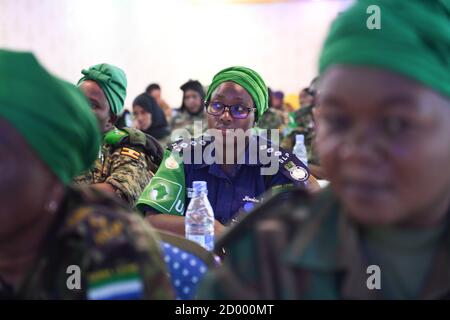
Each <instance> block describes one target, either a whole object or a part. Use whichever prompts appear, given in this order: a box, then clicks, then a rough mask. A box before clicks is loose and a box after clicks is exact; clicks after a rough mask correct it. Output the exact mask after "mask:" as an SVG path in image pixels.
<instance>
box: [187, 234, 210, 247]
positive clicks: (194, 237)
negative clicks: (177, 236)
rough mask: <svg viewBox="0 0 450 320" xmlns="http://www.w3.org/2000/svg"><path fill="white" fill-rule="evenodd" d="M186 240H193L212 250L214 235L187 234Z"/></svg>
mask: <svg viewBox="0 0 450 320" xmlns="http://www.w3.org/2000/svg"><path fill="white" fill-rule="evenodd" d="M186 238H187V239H188V240H191V241H194V242H196V243H198V244H199V245H201V246H202V247H203V248H205V249H206V250H208V251H212V250H213V249H214V236H213V235H206V236H203V235H193V234H191V235H188V236H187V237H186Z"/></svg>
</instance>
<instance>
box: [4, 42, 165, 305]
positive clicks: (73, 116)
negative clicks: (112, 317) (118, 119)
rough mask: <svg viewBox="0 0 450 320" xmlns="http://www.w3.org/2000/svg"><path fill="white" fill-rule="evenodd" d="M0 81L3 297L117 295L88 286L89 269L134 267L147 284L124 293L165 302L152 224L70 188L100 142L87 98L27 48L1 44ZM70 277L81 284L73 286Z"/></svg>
mask: <svg viewBox="0 0 450 320" xmlns="http://www.w3.org/2000/svg"><path fill="white" fill-rule="evenodd" d="M0 83H1V84H2V85H1V86H0V152H1V156H0V172H1V176H0V261H1V263H0V279H1V285H0V297H2V298H3V299H31V300H34V299H64V300H66V299H94V298H97V299H98V298H101V299H109V298H111V299H112V298H120V296H118V292H113V291H111V290H107V289H106V290H105V288H103V289H102V290H100V291H99V290H97V291H95V290H92V286H93V285H94V283H92V281H91V280H92V279H91V278H92V277H91V275H92V274H98V273H101V274H104V271H105V270H106V269H108V270H121V269H125V268H126V270H130V269H129V267H130V266H133V268H134V269H133V270H132V274H133V277H134V278H135V280H136V283H145V287H146V288H145V289H144V288H142V286H141V288H140V289H139V290H125V291H122V292H120V294H121V295H122V297H125V296H126V297H128V298H129V297H133V298H165V299H168V298H171V297H172V294H171V292H172V291H171V288H170V283H169V282H168V279H167V277H166V273H165V270H164V267H163V266H164V262H163V261H162V260H161V258H160V254H159V244H158V243H157V242H156V241H155V239H154V237H153V233H152V230H149V229H148V228H147V227H146V224H145V223H144V222H143V221H142V220H140V219H139V217H137V216H136V215H135V214H134V213H132V212H130V211H129V210H127V209H126V208H125V207H124V206H121V205H118V203H117V202H113V201H111V199H110V198H109V197H106V196H105V195H103V193H100V192H98V191H97V192H96V191H94V190H92V189H88V188H85V189H76V188H73V187H72V186H69V184H70V182H71V181H72V179H73V177H74V176H76V175H77V174H79V173H81V172H82V171H83V170H86V169H88V168H90V167H91V165H92V164H93V162H94V160H95V159H96V157H97V155H98V150H99V147H100V132H99V130H98V125H97V122H96V120H95V117H94V115H93V114H92V112H91V110H90V107H89V104H88V103H87V101H86V99H85V97H84V96H83V94H82V93H81V92H80V91H79V90H78V89H77V88H76V87H75V86H73V85H71V84H69V83H67V82H65V81H62V80H59V79H57V78H56V77H54V76H52V75H50V74H49V73H48V72H47V71H46V70H45V69H44V68H43V67H42V66H41V65H40V64H39V63H38V62H37V60H36V59H35V57H34V56H33V55H32V54H30V53H18V52H11V51H6V50H0ZM99 221H100V222H102V223H99ZM94 222H97V223H94ZM112 226H113V227H112ZM113 229H114V231H113ZM105 235H108V236H105ZM119 239H120V240H119ZM142 243H145V244H146V245H145V246H144V247H142V245H141V244H142ZM105 268H106V269H105ZM74 274H77V275H78V277H79V278H78V281H74V283H76V282H78V283H82V284H83V285H82V286H77V285H76V284H73V283H72V284H71V285H73V287H72V288H73V289H75V290H71V287H70V286H69V285H68V283H69V282H68V280H67V279H68V276H71V275H74ZM128 274H129V271H127V276H128ZM117 276H118V275H117V274H114V273H113V274H111V275H110V276H106V278H103V276H102V281H106V282H109V281H111V280H113V277H114V279H117ZM119 276H121V275H119ZM96 285H98V283H97V284H96ZM147 287H148V288H147ZM97 288H100V289H101V285H100V286H99V287H97Z"/></svg>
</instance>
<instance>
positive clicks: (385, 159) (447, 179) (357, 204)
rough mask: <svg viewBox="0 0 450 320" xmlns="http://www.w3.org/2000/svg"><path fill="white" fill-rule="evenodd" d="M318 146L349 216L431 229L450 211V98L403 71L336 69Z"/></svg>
mask: <svg viewBox="0 0 450 320" xmlns="http://www.w3.org/2000/svg"><path fill="white" fill-rule="evenodd" d="M315 119H316V121H317V122H316V124H317V140H316V141H317V148H318V154H319V158H320V159H321V165H322V167H323V168H324V170H325V173H326V176H327V178H328V179H329V180H330V185H331V187H332V188H333V190H334V191H335V193H336V194H337V195H338V197H339V198H340V199H341V201H342V203H343V204H344V206H345V208H346V210H347V212H348V214H349V215H350V216H351V217H352V218H353V219H354V220H356V221H357V222H359V223H361V224H363V225H366V226H399V227H410V228H412V227H415V228H425V227H429V226H434V225H436V224H439V223H440V222H441V221H442V220H443V219H444V217H445V216H446V214H447V213H448V209H449V208H450V170H448V166H449V163H450V144H449V143H448V141H449V140H448V139H449V137H450V101H449V99H448V98H445V97H443V96H441V95H440V94H438V93H436V92H434V91H433V90H431V89H429V88H427V87H425V86H423V85H421V84H419V83H416V82H414V81H412V80H410V79H408V78H405V77H402V76H400V75H397V74H394V73H391V72H388V71H382V70H378V69H373V68H365V67H348V66H345V67H344V66H335V67H333V68H331V69H329V70H328V71H327V72H326V73H325V74H324V75H323V77H322V80H321V88H320V95H319V103H318V107H317V110H316V111H315Z"/></svg>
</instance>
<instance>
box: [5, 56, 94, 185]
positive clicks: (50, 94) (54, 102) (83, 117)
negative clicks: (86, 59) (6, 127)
mask: <svg viewBox="0 0 450 320" xmlns="http://www.w3.org/2000/svg"><path fill="white" fill-rule="evenodd" d="M0 83H1V86H0V117H1V118H3V119H5V120H6V121H7V122H8V123H10V124H11V125H12V126H13V127H14V128H15V129H16V130H17V131H18V132H19V133H20V134H21V135H22V136H23V138H24V139H25V140H26V141H27V142H28V144H29V145H30V147H31V148H32V149H33V150H34V152H35V153H36V154H37V155H38V157H39V158H40V159H41V160H42V161H43V162H44V163H45V164H46V165H47V166H48V167H49V168H50V170H51V171H52V172H53V173H54V174H55V175H56V176H57V177H58V178H59V179H60V180H61V181H62V182H63V183H64V184H69V183H70V182H71V181H72V179H73V177H75V176H76V175H78V174H80V173H81V172H82V171H84V170H86V169H88V168H89V167H90V166H91V165H92V163H93V162H94V161H95V159H96V158H97V156H98V150H99V147H100V131H99V128H98V123H97V120H96V119H95V117H94V115H93V113H92V111H91V108H90V106H89V104H88V102H87V101H86V98H85V97H84V95H83V94H82V93H81V92H80V91H79V89H78V88H77V87H75V86H74V85H72V84H69V83H68V82H65V81H62V80H59V79H57V78H55V77H54V76H52V75H50V74H49V73H48V72H47V71H46V70H45V69H44V68H43V67H42V66H41V65H40V64H39V62H38V61H37V60H36V58H35V57H34V56H33V54H31V53H25V52H13V51H6V50H0Z"/></svg>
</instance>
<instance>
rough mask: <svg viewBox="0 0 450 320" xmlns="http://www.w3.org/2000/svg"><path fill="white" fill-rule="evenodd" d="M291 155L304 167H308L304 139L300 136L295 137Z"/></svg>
mask: <svg viewBox="0 0 450 320" xmlns="http://www.w3.org/2000/svg"><path fill="white" fill-rule="evenodd" d="M293 153H294V154H295V155H296V156H297V158H298V159H299V160H300V161H301V162H303V163H304V164H305V165H306V166H307V165H308V151H306V147H305V137H304V136H303V135H302V134H296V135H295V146H294V149H293Z"/></svg>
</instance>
